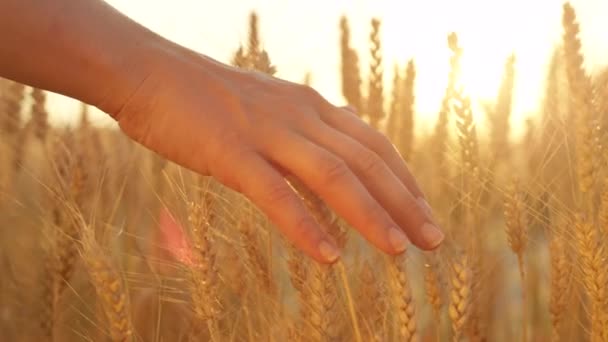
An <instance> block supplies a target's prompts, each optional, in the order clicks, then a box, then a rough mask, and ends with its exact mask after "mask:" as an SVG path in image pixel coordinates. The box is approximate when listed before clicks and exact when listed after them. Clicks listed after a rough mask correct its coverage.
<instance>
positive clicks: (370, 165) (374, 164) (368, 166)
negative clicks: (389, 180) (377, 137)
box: [355, 147, 384, 175]
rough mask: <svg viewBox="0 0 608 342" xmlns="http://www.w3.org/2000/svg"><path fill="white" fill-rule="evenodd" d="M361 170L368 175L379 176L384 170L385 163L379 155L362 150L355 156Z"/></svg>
mask: <svg viewBox="0 0 608 342" xmlns="http://www.w3.org/2000/svg"><path fill="white" fill-rule="evenodd" d="M355 158H356V160H357V164H358V167H359V169H360V170H361V171H362V172H363V173H364V174H367V175H377V174H380V173H381V172H382V171H383V170H384V161H383V160H382V158H380V156H378V154H377V153H375V152H373V151H370V150H368V149H366V148H364V147H363V148H361V149H360V150H359V151H357V154H356V155H355Z"/></svg>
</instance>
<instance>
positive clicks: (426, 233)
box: [421, 223, 445, 248]
mask: <svg viewBox="0 0 608 342" xmlns="http://www.w3.org/2000/svg"><path fill="white" fill-rule="evenodd" d="M421 233H422V237H423V238H424V240H425V241H426V242H427V243H428V244H429V246H431V247H432V248H435V247H437V246H439V244H441V242H442V241H443V239H444V238H445V235H443V233H442V232H441V230H439V228H437V227H436V226H434V225H432V224H430V223H425V224H424V225H423V226H422V229H421Z"/></svg>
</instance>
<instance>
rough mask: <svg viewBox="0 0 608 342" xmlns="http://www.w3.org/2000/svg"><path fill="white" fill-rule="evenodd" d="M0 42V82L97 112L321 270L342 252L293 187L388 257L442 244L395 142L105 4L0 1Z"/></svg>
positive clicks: (302, 93) (309, 95)
mask: <svg viewBox="0 0 608 342" xmlns="http://www.w3.org/2000/svg"><path fill="white" fill-rule="evenodd" d="M0 40H1V41H2V47H3V48H2V53H1V54H0V75H1V76H2V77H5V78H9V79H12V80H15V81H18V82H21V83H25V84H28V85H32V86H35V87H39V88H43V89H47V90H50V91H53V92H57V93H61V94H64V95H67V96H71V97H73V98H76V99H79V100H81V101H83V102H86V103H88V104H90V105H94V106H96V107H98V108H100V109H101V110H103V111H104V112H106V113H108V114H109V115H111V116H112V117H113V118H114V119H116V121H117V122H118V124H119V126H120V128H121V130H122V131H123V132H124V133H125V134H127V135H128V136H129V137H131V138H132V139H133V140H135V141H137V142H138V143H140V144H142V145H144V146H145V147H147V148H149V149H151V150H153V151H155V152H156V153H158V154H160V155H162V156H164V157H165V158H167V159H170V160H172V161H174V162H176V163H178V164H180V165H182V166H184V167H186V168H189V169H191V170H194V171H196V172H198V173H200V174H203V175H211V176H213V177H215V178H216V179H217V180H218V181H220V182H221V183H223V184H225V185H226V186H228V187H230V188H232V189H234V190H235V191H238V192H241V193H243V194H244V195H245V196H247V197H248V198H249V199H250V200H251V201H252V202H253V203H255V204H256V205H257V206H258V207H259V208H260V209H261V210H262V211H263V212H264V213H265V214H266V215H267V216H268V218H269V219H270V220H271V221H272V222H273V223H275V225H276V226H277V228H278V229H279V230H280V231H281V232H282V233H283V234H284V235H285V237H286V238H287V239H288V240H290V241H292V242H293V243H294V244H295V245H296V247H298V248H299V249H301V250H302V251H303V252H305V253H306V254H308V255H310V256H311V257H313V258H314V259H316V260H318V261H320V262H334V261H336V259H337V258H338V256H339V251H338V249H337V247H336V246H335V243H334V241H333V240H332V239H331V237H329V236H327V234H325V233H324V232H323V231H322V230H321V229H320V227H319V226H318V224H317V223H316V222H315V220H314V219H313V217H312V216H311V215H310V214H309V213H308V212H307V210H306V208H305V206H304V204H303V203H302V201H301V200H300V198H299V197H298V196H297V195H296V193H294V192H293V190H292V189H291V188H290V187H289V186H288V184H287V183H286V181H285V179H284V176H285V175H286V174H291V175H293V176H296V177H297V178H299V179H300V180H301V181H302V182H303V183H304V184H305V185H306V186H308V187H309V188H310V189H311V190H313V191H314V192H315V193H316V194H317V195H318V196H319V197H320V198H321V199H323V200H324V201H325V202H326V203H327V204H328V205H329V206H330V207H331V208H332V209H333V210H334V211H335V212H336V213H337V214H338V215H340V216H341V217H343V218H344V219H345V220H346V221H347V222H348V223H349V224H350V225H351V226H352V227H354V228H355V229H356V230H358V231H359V232H360V233H361V234H362V235H363V236H364V237H365V238H366V239H367V240H368V241H369V242H370V243H372V244H373V245H375V246H376V247H378V248H379V249H380V250H382V251H384V252H386V253H389V254H399V253H401V252H403V251H404V250H405V248H406V244H407V243H408V240H409V241H411V242H412V243H413V244H415V245H416V246H418V247H420V248H422V249H425V250H429V249H434V248H436V247H437V246H438V245H439V244H440V243H441V242H442V240H443V234H442V233H441V231H440V230H439V229H438V228H437V227H436V225H435V224H434V221H433V218H432V214H431V211H430V207H428V204H427V203H426V201H425V200H424V195H423V194H422V192H421V190H420V188H419V187H418V185H417V184H416V181H415V180H414V177H413V176H412V175H411V173H410V172H409V171H408V169H407V166H406V164H405V163H404V161H403V160H402V158H401V157H400V156H399V154H398V152H397V151H396V150H395V148H394V147H393V145H392V144H391V143H390V142H389V141H388V139H387V138H386V137H385V136H383V135H382V134H380V133H378V132H377V131H375V130H374V129H372V128H371V127H370V126H368V125H367V124H366V123H365V122H364V121H362V120H361V119H359V118H358V117H357V116H356V115H354V114H353V113H352V111H351V110H348V109H344V108H339V107H336V106H334V105H332V104H330V103H329V102H327V101H326V100H325V99H324V98H323V97H322V96H321V95H319V94H318V93H317V92H316V91H314V90H313V89H311V88H309V87H306V86H302V85H297V84H294V83H290V82H287V81H283V80H280V79H277V78H274V77H270V76H266V75H262V74H259V73H255V72H249V71H241V70H237V69H235V68H232V67H229V66H226V65H224V64H221V63H219V62H217V61H214V60H212V59H211V58H209V57H206V56H204V55H201V54H198V53H196V52H194V51H191V50H189V49H187V48H185V47H182V46H179V45H177V44H175V43H173V42H171V41H168V40H166V39H164V38H162V37H160V36H158V35H157V34H155V33H153V32H151V31H149V30H147V29H146V28H144V27H143V26H141V25H139V24H137V23H135V22H134V21H132V20H130V19H129V18H127V17H126V16H124V15H122V14H121V13H119V12H118V11H116V10H115V9H113V8H112V7H110V6H109V5H107V4H106V3H105V2H103V1H100V0H53V1H48V0H0ZM404 233H405V234H404ZM406 235H407V237H406ZM408 238H409V239H408Z"/></svg>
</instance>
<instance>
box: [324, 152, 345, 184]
mask: <svg viewBox="0 0 608 342" xmlns="http://www.w3.org/2000/svg"><path fill="white" fill-rule="evenodd" d="M319 164H320V165H319V170H320V175H321V183H322V186H328V185H331V184H334V183H336V182H340V181H342V180H344V179H346V178H347V177H348V176H349V174H350V169H349V168H348V165H346V163H345V162H344V161H343V160H341V159H338V158H335V157H328V158H325V160H322V161H321V162H320V163H319Z"/></svg>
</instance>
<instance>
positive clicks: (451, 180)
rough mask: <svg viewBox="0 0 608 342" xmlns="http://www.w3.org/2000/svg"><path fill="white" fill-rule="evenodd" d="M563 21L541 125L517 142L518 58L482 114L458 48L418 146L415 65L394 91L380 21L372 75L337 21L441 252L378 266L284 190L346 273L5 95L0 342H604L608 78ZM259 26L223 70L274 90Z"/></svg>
mask: <svg viewBox="0 0 608 342" xmlns="http://www.w3.org/2000/svg"><path fill="white" fill-rule="evenodd" d="M563 11H564V12H563V13H564V16H563V23H562V24H563V28H564V35H563V46H562V47H559V48H557V49H556V52H555V54H554V55H553V57H552V60H551V61H548V62H550V63H548V66H549V67H548V70H547V85H546V87H547V88H546V96H545V98H544V99H540V101H543V106H542V110H541V112H540V113H538V115H537V117H535V118H534V119H532V120H531V121H530V123H529V126H528V131H527V132H526V134H525V135H524V137H523V138H522V140H520V141H514V140H512V139H510V138H509V130H510V128H509V127H510V124H509V122H510V121H511V108H512V105H511V102H512V93H513V88H514V87H515V86H516V84H517V82H518V81H517V64H516V58H515V56H505V59H506V63H505V69H504V76H503V82H502V84H501V86H500V89H497V92H496V94H497V98H496V101H495V103H493V104H486V105H485V106H481V107H482V108H484V110H485V113H474V111H475V110H477V108H479V107H478V106H475V104H476V101H477V99H475V98H471V97H470V96H469V95H468V94H467V89H466V88H464V87H462V85H461V82H460V59H461V55H462V53H463V51H465V50H466V46H461V45H460V44H459V41H458V36H457V34H455V33H452V34H450V35H449V36H448V40H447V46H446V47H447V48H449V49H450V51H451V56H450V60H449V61H446V63H449V64H450V66H451V67H450V74H449V81H448V85H447V88H446V90H445V96H444V99H443V101H442V103H438V104H437V105H438V108H439V116H438V121H437V123H436V126H435V129H434V131H433V132H432V134H431V135H430V136H425V135H424V134H421V133H418V131H417V130H416V129H415V123H416V122H417V120H416V112H415V110H416V105H415V86H414V85H415V77H416V74H417V70H416V64H415V62H414V61H413V60H410V61H404V63H403V64H399V65H397V66H396V67H395V71H394V74H393V75H391V76H393V82H392V84H393V86H392V89H391V91H386V89H384V88H385V87H386V86H387V85H386V84H384V82H383V81H382V80H383V79H384V78H385V77H387V76H388V74H387V73H386V71H385V70H384V69H383V60H382V45H381V40H380V28H381V23H380V21H378V20H373V21H372V24H371V35H370V37H369V39H370V54H371V56H370V57H371V58H370V65H369V66H368V67H365V66H362V65H360V61H359V58H358V52H357V51H355V50H354V48H353V47H352V46H351V45H350V40H351V38H352V37H351V30H350V28H349V25H348V20H347V18H345V17H344V18H341V19H340V24H339V30H340V33H341V35H340V36H341V39H340V50H341V54H340V57H341V59H342V61H341V70H340V72H341V74H342V92H343V95H344V97H345V99H346V101H347V102H348V103H349V104H351V105H353V106H355V107H357V108H358V109H359V115H361V117H362V118H364V119H365V120H367V121H368V122H370V123H371V124H372V125H374V126H376V127H378V128H379V129H380V130H383V131H385V132H386V133H387V134H388V136H389V137H390V138H391V139H392V140H393V142H394V143H395V145H396V147H397V148H398V149H399V151H400V152H401V153H402V155H403V156H404V158H406V159H407V160H408V163H409V166H410V167H411V169H412V171H413V172H414V174H416V175H417V177H418V179H419V180H420V182H421V183H422V185H423V188H424V189H425V192H426V193H427V195H428V198H429V200H430V202H431V204H432V206H433V207H434V209H435V215H436V216H437V218H438V221H440V223H441V225H442V226H443V228H444V229H445V231H446V233H447V240H446V242H445V244H444V245H443V246H442V247H441V249H440V250H438V251H435V252H432V253H421V252H420V251H418V250H416V249H415V248H409V249H408V251H407V253H405V254H404V255H402V256H399V257H387V256H384V255H381V253H379V252H378V251H377V250H375V249H374V248H372V247H370V246H369V245H368V244H367V243H365V242H364V241H363V239H362V238H361V237H360V236H359V235H357V234H356V233H354V232H353V230H352V229H350V227H348V225H347V224H345V223H344V222H343V221H342V220H341V219H340V218H339V217H337V216H336V215H335V214H334V213H333V212H332V210H331V209H330V208H328V207H327V206H326V205H325V203H323V201H322V200H320V199H319V198H318V197H317V196H315V195H314V194H313V193H312V192H311V191H310V190H308V189H307V188H306V187H304V186H303V185H302V184H301V183H300V182H299V181H298V180H297V179H288V181H289V183H290V185H291V186H292V187H293V189H294V191H296V192H297V193H298V194H299V195H300V196H301V197H302V199H303V200H304V202H305V203H306V205H307V207H308V209H309V210H310V211H311V213H312V214H313V216H314V217H315V219H316V220H317V221H318V223H319V224H320V225H321V226H322V227H323V228H324V229H325V230H326V232H327V233H328V234H330V235H331V236H332V237H333V238H334V239H335V240H336V241H337V243H338V244H339V245H340V246H341V247H342V248H343V249H344V252H343V258H342V259H341V261H340V262H339V263H337V264H335V265H319V264H317V263H315V262H313V261H312V260H310V259H309V258H307V257H306V256H304V255H303V254H302V253H301V252H299V251H297V250H295V249H294V247H293V246H292V245H291V244H289V243H286V241H285V240H284V239H283V238H282V237H280V236H279V235H278V233H277V230H276V229H275V228H274V227H272V225H271V224H270V223H269V222H268V221H267V220H266V218H265V217H264V216H263V215H262V214H261V213H260V212H259V211H257V210H256V208H255V207H254V206H253V205H252V204H251V203H249V202H248V201H247V200H246V199H245V198H243V197H242V196H240V195H238V194H236V193H233V192H230V191H229V190H227V189H225V188H224V187H222V186H221V185H220V184H218V183H217V182H215V181H214V180H213V179H209V178H205V177H200V176H198V175H195V174H193V173H191V172H189V171H187V170H185V169H182V168H180V167H178V166H177V165H175V164H172V163H170V162H168V161H166V160H163V159H162V158H160V157H158V156H156V155H154V154H152V153H150V152H148V151H146V150H144V149H142V148H140V147H139V146H137V145H135V144H133V143H131V142H130V141H129V140H128V139H127V138H126V137H125V136H124V135H122V134H121V133H120V132H118V131H117V130H113V129H104V128H99V127H95V126H93V125H91V124H90V123H89V119H88V112H87V107H86V106H83V110H82V114H81V115H82V117H81V120H80V122H79V124H78V125H77V126H76V127H75V128H72V129H64V128H58V127H54V126H52V125H49V123H48V118H47V116H48V113H47V108H46V106H45V93H44V92H42V91H40V90H37V89H33V90H30V89H29V88H27V87H24V86H23V85H20V84H17V83H14V82H9V81H6V80H0V131H1V135H0V227H2V228H0V275H1V276H0V331H1V332H2V333H1V335H2V340H3V341H4V340H6V341H39V340H44V341H155V342H156V341H214V342H215V341H315V342H316V341H375V342H380V341H450V340H451V341H463V340H467V341H499V342H501V341H593V342H595V341H607V340H608V335H607V332H608V293H607V290H606V289H607V288H608V266H607V265H606V260H607V258H608V255H607V253H608V252H607V248H608V238H607V234H608V181H606V180H607V179H608V168H607V163H606V160H607V159H606V156H608V153H607V151H606V150H605V148H606V138H608V134H607V132H608V121H606V120H607V119H608V116H606V110H607V109H608V101H606V99H607V98H608V71H604V72H603V73H601V74H598V75H590V74H588V72H587V71H586V70H585V68H584V65H585V63H584V56H583V55H581V44H582V43H583V42H581V40H580V38H579V37H580V31H581V27H580V26H579V24H578V22H577V20H576V13H575V10H574V8H573V7H572V6H570V5H569V4H566V5H565V6H564V8H563ZM258 20H259V18H258V17H257V16H256V15H255V14H252V16H251V19H250V22H249V28H250V35H249V39H248V40H247V42H246V43H244V44H243V45H241V47H240V48H239V49H238V50H237V51H236V53H235V55H234V57H233V59H232V61H231V62H232V64H234V65H235V66H238V67H241V68H245V69H249V70H257V71H260V72H264V73H267V74H274V73H275V72H276V68H275V67H274V66H273V65H272V63H271V60H270V55H269V53H268V52H266V51H265V50H264V44H263V40H262V37H260V36H259V32H258ZM337 29H338V27H337ZM582 29H583V30H584V27H582ZM235 45H236V44H235ZM400 65H405V67H402V66H400ZM361 70H365V71H364V72H361ZM307 79H308V80H310V79H311V78H310V77H309V76H308V77H307ZM364 80H365V81H364ZM364 94H365V95H364ZM26 104H28V107H27V108H25V106H26ZM385 107H386V110H385ZM23 113H30V114H31V115H27V116H25V117H26V118H29V119H28V120H27V121H26V120H24V117H22V114H23ZM474 114H487V116H488V123H489V129H485V128H486V127H484V126H480V125H479V124H478V123H477V122H476V119H475V118H476V117H477V115H474ZM514 178H517V182H514V181H513V179H514Z"/></svg>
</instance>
